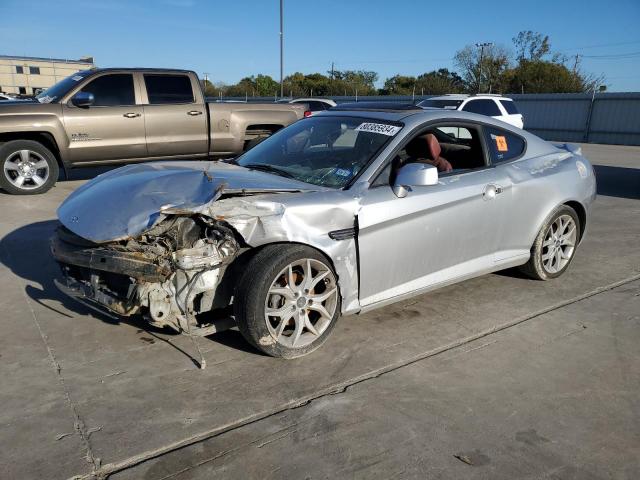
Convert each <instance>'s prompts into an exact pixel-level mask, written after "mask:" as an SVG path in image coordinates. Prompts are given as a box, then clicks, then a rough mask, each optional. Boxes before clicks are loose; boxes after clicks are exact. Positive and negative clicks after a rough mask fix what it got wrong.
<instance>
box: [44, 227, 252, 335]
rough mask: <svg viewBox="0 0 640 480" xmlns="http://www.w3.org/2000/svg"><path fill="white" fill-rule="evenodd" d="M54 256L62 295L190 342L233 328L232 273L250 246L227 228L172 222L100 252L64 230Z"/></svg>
mask: <svg viewBox="0 0 640 480" xmlns="http://www.w3.org/2000/svg"><path fill="white" fill-rule="evenodd" d="M51 249H52V252H53V255H54V257H55V258H56V260H57V261H58V262H59V263H60V265H61V268H62V271H63V274H64V277H65V278H64V280H65V282H66V284H60V283H59V284H58V286H59V288H61V289H62V290H63V291H64V292H65V293H67V294H69V295H70V296H72V297H74V298H76V299H77V300H80V301H82V302H83V303H85V304H88V305H89V306H91V307H96V306H99V307H102V308H100V309H101V310H102V309H104V308H106V309H107V310H109V311H111V312H114V313H116V314H118V315H121V316H130V315H134V314H142V315H143V316H144V317H145V318H146V319H147V320H148V321H149V323H150V324H151V325H154V326H156V327H170V328H172V329H174V330H176V331H177V332H183V333H189V334H197V335H208V334H211V333H215V331H219V330H220V329H224V328H229V327H230V326H232V322H233V321H232V319H231V318H230V316H229V313H228V307H229V305H230V303H231V299H232V295H233V282H232V281H231V280H230V278H229V277H230V276H231V275H228V272H227V270H228V267H229V265H230V264H231V263H232V261H234V260H235V259H236V258H237V257H238V256H239V255H240V254H241V253H242V251H243V250H246V249H247V246H246V245H243V240H242V238H240V237H239V236H238V235H237V233H236V232H235V231H234V230H233V229H232V228H230V227H229V226H228V225H226V224H225V222H223V221H217V220H213V219H211V218H209V217H206V216H202V215H197V214H196V215H191V216H180V215H170V216H167V217H166V218H164V219H163V220H162V221H160V222H159V223H157V224H156V225H155V226H153V227H152V228H151V229H149V230H147V231H145V232H144V233H142V234H141V235H139V236H138V237H136V238H127V239H124V240H120V241H113V242H108V243H99V244H97V243H93V242H91V241H89V240H86V239H84V238H82V237H79V236H78V235H76V234H74V233H72V232H71V231H70V230H68V229H67V228H66V227H64V226H60V227H59V229H58V232H57V235H56V236H55V237H54V238H53V239H52V244H51ZM216 320H218V323H216Z"/></svg>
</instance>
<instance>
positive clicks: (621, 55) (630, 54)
mask: <svg viewBox="0 0 640 480" xmlns="http://www.w3.org/2000/svg"><path fill="white" fill-rule="evenodd" d="M580 56H581V57H583V58H594V59H607V58H608V59H624V58H636V57H638V56H640V52H628V53H610V54H605V55H580Z"/></svg>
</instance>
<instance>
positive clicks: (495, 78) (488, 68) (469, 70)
mask: <svg viewBox="0 0 640 480" xmlns="http://www.w3.org/2000/svg"><path fill="white" fill-rule="evenodd" d="M480 57H482V59H481V58H480ZM509 57H510V56H509V51H508V50H507V49H506V48H504V47H502V46H498V45H489V46H485V47H484V48H483V49H480V48H478V47H476V46H475V45H467V46H465V47H464V48H463V49H462V50H458V51H457V52H456V54H455V56H454V57H453V61H454V64H455V65H456V67H457V68H458V71H460V74H461V76H462V79H463V80H464V84H465V90H467V91H468V92H473V93H476V92H480V93H487V92H489V93H490V92H500V91H501V90H502V85H501V80H502V74H503V73H504V72H505V71H506V70H507V68H509V65H510V58H509ZM481 60H482V64H481Z"/></svg>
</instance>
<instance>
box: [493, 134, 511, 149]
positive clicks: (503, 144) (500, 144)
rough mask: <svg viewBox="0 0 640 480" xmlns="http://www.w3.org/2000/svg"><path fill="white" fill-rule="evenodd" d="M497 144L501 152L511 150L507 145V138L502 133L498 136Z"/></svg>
mask: <svg viewBox="0 0 640 480" xmlns="http://www.w3.org/2000/svg"><path fill="white" fill-rule="evenodd" d="M496 146H497V147H498V151H499V152H507V151H508V150H509V147H507V139H506V138H505V137H503V136H502V135H500V136H496Z"/></svg>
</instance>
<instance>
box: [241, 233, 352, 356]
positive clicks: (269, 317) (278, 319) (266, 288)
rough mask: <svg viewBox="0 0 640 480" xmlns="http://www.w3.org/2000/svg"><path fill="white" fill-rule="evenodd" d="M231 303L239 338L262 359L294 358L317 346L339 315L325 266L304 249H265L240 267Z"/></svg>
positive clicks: (327, 264)
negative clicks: (262, 354)
mask: <svg viewBox="0 0 640 480" xmlns="http://www.w3.org/2000/svg"><path fill="white" fill-rule="evenodd" d="M244 271H245V273H244V275H243V276H242V278H241V279H240V282H239V285H238V289H237V291H236V295H235V298H234V310H235V316H236V322H237V324H238V328H239V329H240V332H241V333H242V335H243V336H244V337H245V338H246V339H247V340H248V341H249V343H251V344H252V345H253V346H255V347H256V348H258V349H259V350H262V351H263V352H265V353H266V354H268V355H271V356H274V357H282V358H295V357H301V356H303V355H306V354H308V353H310V352H312V351H313V350H315V349H316V348H318V347H319V346H320V345H322V344H323V343H324V342H325V340H326V339H327V337H328V336H329V334H330V333H331V331H332V330H333V328H334V327H335V324H336V322H337V320H338V317H339V316H340V292H339V289H338V285H337V280H336V279H337V277H336V275H335V273H334V271H333V269H332V268H331V266H330V262H329V261H328V260H327V259H326V258H325V257H324V255H322V254H321V253H320V252H318V251H316V250H314V249H312V248H310V247H306V246H304V245H271V246H267V247H265V248H264V249H262V250H261V251H260V252H258V254H256V256H255V257H253V258H252V259H251V260H250V261H249V263H248V264H247V266H246V268H245V270H244Z"/></svg>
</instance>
